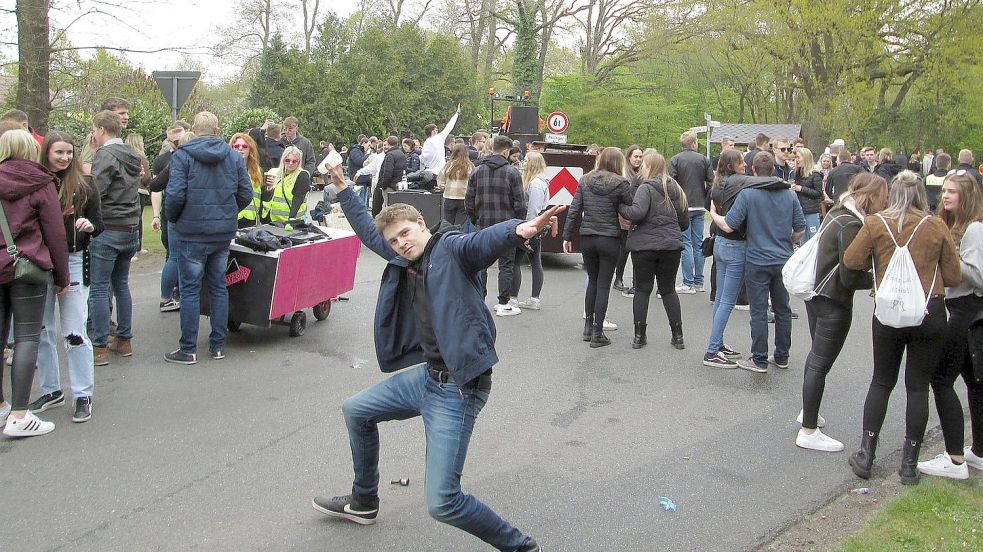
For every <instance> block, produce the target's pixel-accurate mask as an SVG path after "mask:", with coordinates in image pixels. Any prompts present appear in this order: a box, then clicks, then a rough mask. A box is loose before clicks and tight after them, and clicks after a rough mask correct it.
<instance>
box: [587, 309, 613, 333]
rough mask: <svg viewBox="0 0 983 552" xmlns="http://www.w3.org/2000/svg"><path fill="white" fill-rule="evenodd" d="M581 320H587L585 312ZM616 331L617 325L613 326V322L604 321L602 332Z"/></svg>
mask: <svg viewBox="0 0 983 552" xmlns="http://www.w3.org/2000/svg"><path fill="white" fill-rule="evenodd" d="M581 318H582V319H584V320H587V313H586V312H585V313H584V315H583V316H581ZM617 329H618V325H617V324H615V323H614V322H608V321H607V320H605V321H604V331H606V332H613V331H615V330H617Z"/></svg>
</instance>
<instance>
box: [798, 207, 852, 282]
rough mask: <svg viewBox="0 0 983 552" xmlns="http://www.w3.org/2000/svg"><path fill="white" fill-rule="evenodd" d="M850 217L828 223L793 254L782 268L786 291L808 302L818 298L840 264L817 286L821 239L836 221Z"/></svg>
mask: <svg viewBox="0 0 983 552" xmlns="http://www.w3.org/2000/svg"><path fill="white" fill-rule="evenodd" d="M849 216H851V215H840V216H838V217H836V218H834V219H832V220H829V221H827V222H826V223H825V224H823V226H822V228H820V229H819V232H816V234H815V235H814V236H812V238H810V239H809V241H807V242H806V243H805V245H802V246H799V248H798V249H796V250H795V253H792V256H791V257H789V258H788V260H787V261H785V266H783V267H782V283H783V284H785V289H787V290H788V292H789V293H790V294H792V295H794V296H796V297H798V298H799V299H802V300H803V301H808V300H810V299H812V298H813V297H815V296H816V290H817V289H822V287H823V286H825V285H826V282H828V281H829V279H830V278H832V277H833V274H835V273H836V269H837V267H839V264H837V265H836V266H834V267H833V270H830V271H829V274H827V275H826V277H825V278H823V281H822V282H820V283H819V285H818V286H817V285H816V268H817V266H816V265H817V264H818V262H819V239H820V238H821V237H822V236H823V232H825V231H826V229H827V228H829V225H830V224H832V222H833V221H834V220H836V219H838V218H841V217H849Z"/></svg>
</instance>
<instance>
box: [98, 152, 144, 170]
mask: <svg viewBox="0 0 983 552" xmlns="http://www.w3.org/2000/svg"><path fill="white" fill-rule="evenodd" d="M100 149H105V150H106V151H107V152H109V154H110V155H112V156H113V157H114V158H115V159H116V160H117V161H119V163H120V164H121V165H122V166H123V170H125V171H126V172H127V173H129V174H130V175H134V176H135V175H139V174H140V171H141V170H143V158H142V157H140V155H139V154H138V153H137V152H135V151H133V148H131V147H130V146H127V145H126V144H110V145H108V146H103V147H102V148H100Z"/></svg>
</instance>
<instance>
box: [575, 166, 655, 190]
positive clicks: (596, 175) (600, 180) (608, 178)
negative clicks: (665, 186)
mask: <svg viewBox="0 0 983 552" xmlns="http://www.w3.org/2000/svg"><path fill="white" fill-rule="evenodd" d="M627 182H628V181H627V180H625V178H624V177H622V176H619V175H616V174H614V173H611V172H608V171H595V172H593V173H591V175H590V176H589V177H588V179H587V189H588V190H590V191H591V193H593V194H596V195H600V196H606V195H609V194H611V193H614V192H615V191H616V190H617V189H618V187H619V185H620V184H622V183H627ZM660 187H661V185H660Z"/></svg>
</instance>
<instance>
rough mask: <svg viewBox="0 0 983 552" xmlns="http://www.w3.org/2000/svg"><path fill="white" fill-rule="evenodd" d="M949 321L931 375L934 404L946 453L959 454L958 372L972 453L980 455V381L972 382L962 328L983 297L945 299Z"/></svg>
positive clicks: (982, 399) (982, 303) (982, 448)
mask: <svg viewBox="0 0 983 552" xmlns="http://www.w3.org/2000/svg"><path fill="white" fill-rule="evenodd" d="M945 306H946V308H947V309H948V310H949V323H948V325H947V326H946V333H945V343H944V344H943V346H942V358H941V359H940V361H939V365H938V368H937V369H936V370H935V375H934V376H933V377H932V391H933V392H934V393H935V407H936V409H937V410H938V411H939V421H940V422H941V425H942V436H943V438H944V439H945V450H946V452H948V453H949V454H950V455H953V454H956V455H962V454H963V444H964V442H965V441H964V440H965V431H964V429H963V424H964V421H963V407H962V404H961V403H960V402H959V395H957V394H956V391H955V390H954V389H953V388H952V386H953V384H954V383H955V382H956V378H957V377H958V376H959V375H960V374H962V376H963V380H964V381H965V382H966V395H967V397H968V398H969V420H970V426H971V427H972V431H973V452H974V454H979V455H983V384H980V383H976V380H975V378H974V375H973V361H972V359H971V358H970V356H969V343H968V342H967V339H966V331H967V330H968V329H969V324H970V322H972V321H973V318H975V317H976V314H977V313H978V312H979V310H980V308H983V298H981V297H978V296H976V295H969V296H966V297H957V298H955V299H946V302H945Z"/></svg>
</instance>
